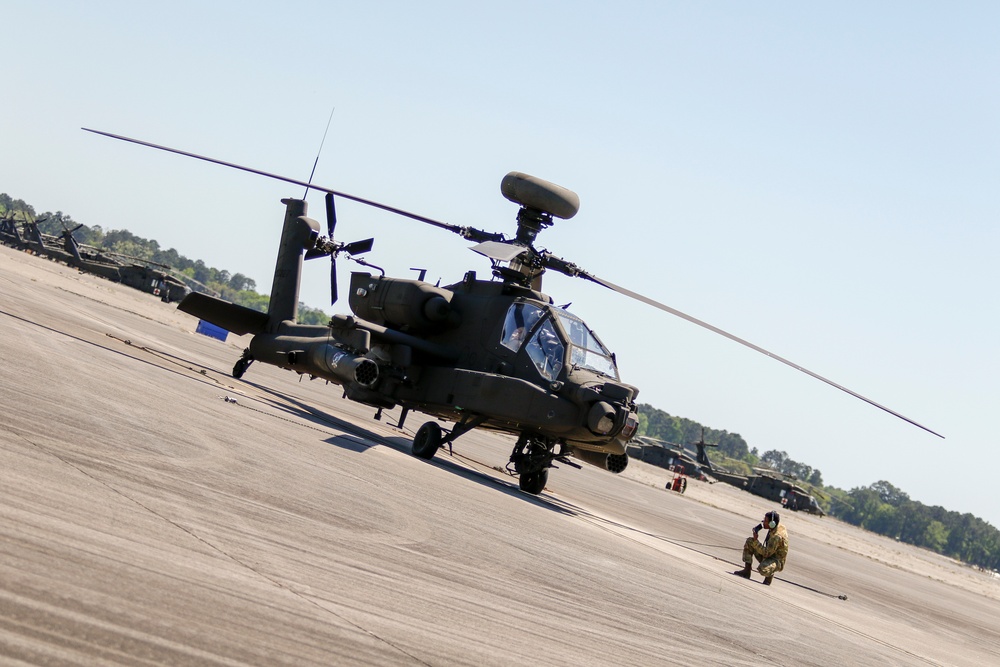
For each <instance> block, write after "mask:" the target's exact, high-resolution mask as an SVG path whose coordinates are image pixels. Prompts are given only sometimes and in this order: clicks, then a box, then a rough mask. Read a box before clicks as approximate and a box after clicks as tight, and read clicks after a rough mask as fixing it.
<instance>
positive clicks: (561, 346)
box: [500, 301, 618, 381]
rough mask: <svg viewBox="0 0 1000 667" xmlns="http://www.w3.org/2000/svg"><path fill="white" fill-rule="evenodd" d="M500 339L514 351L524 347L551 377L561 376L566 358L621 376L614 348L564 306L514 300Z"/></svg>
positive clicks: (575, 365) (573, 363) (576, 365)
mask: <svg viewBox="0 0 1000 667" xmlns="http://www.w3.org/2000/svg"><path fill="white" fill-rule="evenodd" d="M500 343H501V345H503V346H504V347H506V348H507V349H509V350H513V351H514V352H518V351H520V350H521V348H522V347H523V348H524V350H525V353H526V354H527V355H528V357H529V358H531V360H532V362H534V364H535V367H536V368H537V369H538V372H539V373H540V374H541V375H542V377H543V378H545V379H546V380H549V381H554V380H555V379H556V378H557V377H558V376H559V373H560V372H561V371H562V368H563V365H564V364H565V363H566V362H567V358H568V360H569V365H570V366H571V367H573V368H585V369H588V370H591V371H594V372H596V373H600V374H601V375H605V376H607V377H609V378H611V379H613V380H617V379H618V368H617V366H616V365H615V361H614V358H613V357H612V356H611V352H609V351H608V349H607V348H606V347H604V344H603V343H601V341H600V340H599V339H598V338H597V336H596V335H595V334H594V332H593V331H591V329H590V327H588V326H587V325H586V323H585V322H584V321H583V320H581V319H580V318H579V317H577V316H576V315H573V314H572V313H570V312H569V311H567V310H564V309H562V308H556V307H553V306H544V307H543V306H540V305H537V304H534V303H529V302H523V301H519V302H515V303H513V304H511V306H510V308H509V309H508V310H507V316H506V318H505V320H504V326H503V331H502V333H501V336H500ZM567 351H568V354H567Z"/></svg>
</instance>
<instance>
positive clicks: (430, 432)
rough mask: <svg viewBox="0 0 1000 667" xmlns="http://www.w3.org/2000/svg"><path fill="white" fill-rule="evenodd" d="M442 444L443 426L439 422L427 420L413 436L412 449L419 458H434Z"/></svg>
mask: <svg viewBox="0 0 1000 667" xmlns="http://www.w3.org/2000/svg"><path fill="white" fill-rule="evenodd" d="M440 446H441V427H440V426H439V425H438V423H437V422H427V423H425V424H424V425H423V426H421V427H420V428H419V429H417V434H416V435H415V436H413V449H411V450H410V451H411V452H412V453H413V455H414V456H416V457H417V458H418V459H426V460H429V459H432V458H434V455H435V454H437V450H438V448H439V447H440Z"/></svg>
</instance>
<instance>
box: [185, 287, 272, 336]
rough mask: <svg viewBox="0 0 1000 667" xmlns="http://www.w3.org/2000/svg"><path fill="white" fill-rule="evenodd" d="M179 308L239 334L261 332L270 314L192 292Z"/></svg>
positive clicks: (264, 328)
mask: <svg viewBox="0 0 1000 667" xmlns="http://www.w3.org/2000/svg"><path fill="white" fill-rule="evenodd" d="M177 310H181V311H184V312H185V313H188V314H189V315H194V316H195V317H197V318H198V319H201V320H205V321H206V322H211V323H212V324H214V325H215V326H217V327H222V328H223V329H225V330H226V331H230V332H232V333H234V334H236V335H237V336H242V335H244V334H248V333H252V334H259V333H261V332H263V331H265V330H266V329H267V322H268V316H267V313H262V312H260V311H259V310H254V309H253V308H247V307H246V306H238V305H236V304H235V303H229V302H228V301H223V300H222V299H217V298H215V297H214V296H209V295H207V294H202V293H200V292H191V293H190V294H188V295H187V296H186V297H184V300H183V301H181V302H180V304H179V305H178V306H177Z"/></svg>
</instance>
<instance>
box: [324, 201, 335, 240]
mask: <svg viewBox="0 0 1000 667" xmlns="http://www.w3.org/2000/svg"><path fill="white" fill-rule="evenodd" d="M336 226H337V208H336V207H335V206H334V205H333V193H332V192H327V193H326V232H327V234H326V235H327V236H328V237H329V238H330V240H331V241H332V240H333V230H334V228H335V227H336Z"/></svg>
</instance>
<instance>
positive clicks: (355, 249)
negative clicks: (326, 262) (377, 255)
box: [342, 239, 375, 255]
mask: <svg viewBox="0 0 1000 667" xmlns="http://www.w3.org/2000/svg"><path fill="white" fill-rule="evenodd" d="M373 245H375V239H365V240H364V241H355V242H354V243H348V244H346V245H345V246H344V247H343V249H342V250H343V251H344V252H346V253H347V254H348V255H360V254H362V253H366V252H368V251H369V250H371V249H372V246H373Z"/></svg>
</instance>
